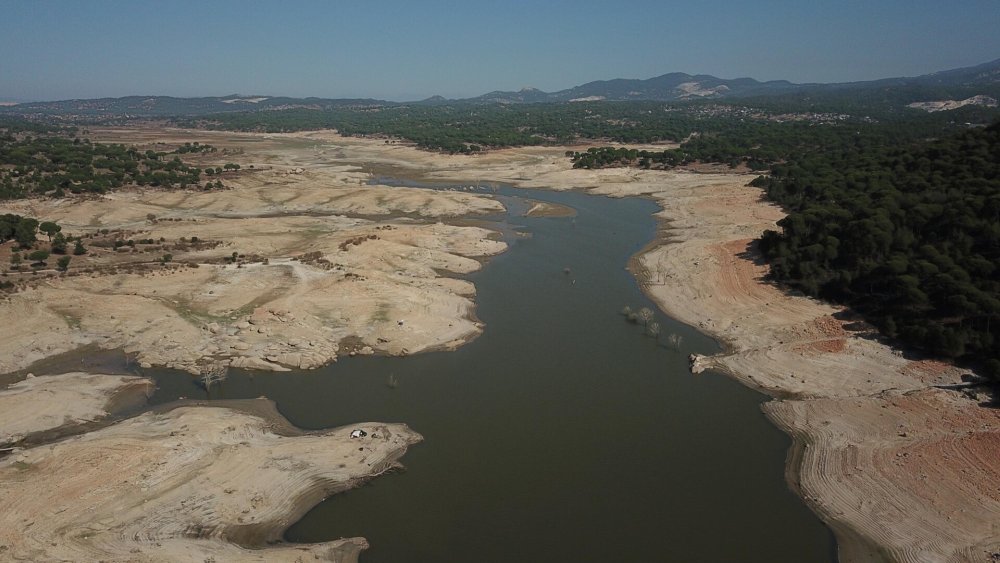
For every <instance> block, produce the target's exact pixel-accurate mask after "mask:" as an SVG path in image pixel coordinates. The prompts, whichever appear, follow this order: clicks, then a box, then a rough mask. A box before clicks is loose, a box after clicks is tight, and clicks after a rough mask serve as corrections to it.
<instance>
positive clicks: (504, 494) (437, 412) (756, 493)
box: [146, 179, 836, 563]
mask: <svg viewBox="0 0 1000 563" xmlns="http://www.w3.org/2000/svg"><path fill="white" fill-rule="evenodd" d="M380 183H387V182H386V181H385V179H380ZM397 184H400V185H417V184H416V183H413V182H402V181H400V182H397ZM425 187H435V186H425ZM436 187H441V186H436ZM497 193H498V197H500V198H501V199H502V201H504V203H505V204H506V205H507V206H508V208H509V213H508V215H507V216H505V217H500V218H497V219H498V220H499V221H501V222H502V224H501V227H502V229H501V230H503V231H504V232H505V233H506V234H505V239H506V240H507V242H508V244H510V248H509V249H508V251H507V252H506V253H504V254H502V255H499V256H497V257H494V258H491V259H490V260H489V261H488V262H487V264H486V265H485V267H484V268H483V269H482V270H481V271H479V272H476V273H475V274H473V275H470V276H467V278H468V279H470V280H472V281H473V282H474V283H475V285H476V289H477V296H476V303H477V307H476V315H477V317H478V318H479V319H480V320H481V321H483V322H484V323H485V332H484V333H483V334H482V335H481V336H480V337H479V338H477V339H475V340H473V341H472V342H470V343H468V344H466V345H465V346H462V347H461V348H459V349H458V350H456V351H452V352H432V353H426V354H420V355H415V356H410V357H405V358H391V357H363V358H362V357H355V358H350V357H346V358H343V359H341V360H339V361H338V362H336V363H334V364H332V365H330V366H327V367H325V368H322V369H319V370H313V371H297V372H296V371H293V372H288V373H277V374H273V373H259V372H245V371H241V370H231V372H230V375H229V379H228V380H226V381H225V382H224V383H223V384H222V385H221V386H218V387H213V388H212V390H211V394H210V398H212V399H241V398H254V397H259V396H266V397H268V398H270V399H272V400H274V401H275V402H276V403H277V405H278V408H279V409H280V411H281V412H282V414H284V415H285V416H286V417H287V418H288V419H289V420H290V421H291V422H292V423H293V424H296V425H297V426H300V427H303V428H309V429H317V428H327V427H335V426H343V425H359V424H357V423H361V422H363V421H384V422H404V423H406V424H408V425H409V426H410V427H412V428H413V429H414V430H416V431H417V432H420V433H421V434H422V435H423V436H424V442H423V443H421V444H419V445H417V446H414V447H413V448H411V449H410V451H409V452H408V453H407V454H406V456H404V457H403V459H402V461H403V463H404V464H405V465H406V470H405V471H402V472H398V473H393V474H389V475H385V476H382V477H379V478H377V479H375V480H373V481H371V482H370V483H369V484H367V485H365V486H363V487H361V488H358V489H355V490H352V491H349V492H346V493H343V494H339V495H335V496H333V497H331V498H330V499H327V500H326V501H324V502H323V503H321V504H319V505H318V506H316V507H315V508H314V509H313V510H312V511H310V512H309V513H308V514H307V515H306V516H305V517H304V518H303V519H302V520H300V521H299V522H297V523H296V524H294V525H293V526H292V527H291V528H290V529H289V530H288V532H287V534H286V540H288V541H293V542H314V541H322V540H329V539H335V538H339V537H345V536H364V537H366V538H368V540H369V542H370V543H371V548H370V549H369V550H367V551H366V552H364V553H363V554H362V556H361V560H362V562H364V563H375V562H389V563H394V562H442V561H456V562H459V561H469V562H472V561H483V562H485V561H489V562H493V561H496V562H501V561H503V562H507V561H512V562H513V561H517V562H522V561H539V562H542V561H574V562H607V561H628V562H645V561H678V562H691V561H706V562H708V561H746V562H761V563H763V562H768V563H771V562H786V561H787V562H804V561H819V562H823V561H831V562H832V561H835V559H836V547H835V544H834V539H833V536H832V534H831V533H830V531H829V530H828V529H827V528H826V527H825V526H824V525H823V524H822V522H821V521H820V520H819V519H818V518H817V517H816V516H815V515H814V514H813V513H812V512H811V511H810V510H809V509H808V508H807V507H806V506H805V505H804V504H803V503H802V502H801V501H800V500H799V499H798V498H797V497H796V496H795V495H794V494H793V493H792V492H791V491H790V490H789V489H788V486H787V484H786V483H785V480H784V471H785V468H784V465H785V456H786V452H787V450H788V447H789V445H790V440H789V439H788V438H787V437H786V436H785V435H784V434H782V433H781V432H780V431H779V430H777V429H776V428H774V427H773V426H771V425H770V423H768V421H767V420H766V419H765V417H764V416H763V414H762V413H761V412H760V408H759V406H760V403H761V402H762V401H764V400H766V397H764V396H763V395H760V394H759V393H757V392H755V391H752V390H750V389H747V388H744V387H742V386H741V385H739V384H738V383H736V382H735V381H732V380H730V379H728V378H726V377H725V376H723V375H721V374H715V373H710V372H709V373H705V374H702V375H699V376H694V375H691V374H690V373H689V371H688V367H687V357H688V355H689V354H691V353H700V354H711V353H713V352H715V351H717V350H718V345H717V344H716V343H715V342H714V341H712V340H711V339H710V338H708V337H706V336H704V335H702V334H700V333H698V332H696V331H695V330H693V329H691V328H690V327H687V326H685V325H681V324H679V323H677V322H675V321H673V320H672V319H670V318H668V317H666V316H664V315H663V314H662V313H659V312H657V319H656V320H657V322H659V323H660V325H661V326H662V332H661V336H660V339H659V342H657V341H655V340H654V339H652V338H649V337H647V336H645V335H644V334H643V329H642V327H641V326H638V325H634V324H629V323H626V322H625V321H624V318H623V316H622V315H621V309H622V307H623V306H625V305H629V306H631V307H632V308H633V309H638V308H640V307H650V308H652V309H654V310H656V308H655V306H654V305H653V304H652V303H651V302H650V301H649V300H648V299H646V298H645V296H644V295H643V293H642V291H641V289H640V288H639V286H638V284H637V283H636V281H635V279H634V278H633V277H632V275H631V274H630V273H629V272H627V271H626V270H625V266H626V264H627V262H628V260H629V257H630V256H632V255H633V254H635V253H636V252H638V251H639V250H640V249H641V248H642V247H643V246H644V245H646V244H647V243H648V242H649V241H650V240H652V239H653V238H654V236H655V235H656V222H655V220H654V218H653V217H652V213H654V212H655V211H656V210H657V207H656V205H655V204H654V203H653V202H651V201H648V200H644V199H640V198H628V199H612V198H606V197H600V196H592V195H587V194H583V193H577V192H549V191H543V190H527V189H515V188H511V187H509V186H499V187H498V188H497ZM524 198H530V199H532V200H538V201H547V202H552V203H556V204H560V205H564V206H568V207H572V208H573V209H575V210H576V216H575V217H559V218H555V217H550V218H544V217H537V218H532V217H521V216H519V214H520V211H522V210H523V209H524V208H525V207H526V206H527V204H525V203H524V201H523V200H524ZM522 235H526V236H522ZM567 268H568V272H569V273H568V274H567V273H566V269H567ZM671 333H673V334H677V335H679V336H681V338H682V343H681V345H680V346H679V348H677V349H675V348H671V347H669V346H667V345H665V340H666V339H665V336H666V335H669V334H671ZM146 373H147V374H150V375H153V376H154V377H156V379H157V382H158V385H159V389H158V390H157V393H156V395H155V396H154V397H153V402H154V403H164V402H169V401H173V400H175V399H177V398H178V397H181V396H185V397H190V398H201V397H205V396H206V393H205V391H204V390H202V389H201V388H200V387H198V386H196V385H195V383H194V380H193V379H192V378H191V376H189V375H187V374H184V373H177V372H172V371H169V370H146ZM390 376H392V377H393V378H394V379H395V380H396V381H398V385H397V386H396V387H395V388H391V387H390V386H388V385H387V384H386V382H387V380H388V378H389V377H390ZM359 426H363V425H359Z"/></svg>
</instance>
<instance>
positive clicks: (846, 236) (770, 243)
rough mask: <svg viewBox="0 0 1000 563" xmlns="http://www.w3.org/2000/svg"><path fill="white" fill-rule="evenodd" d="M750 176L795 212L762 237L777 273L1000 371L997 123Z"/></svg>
mask: <svg viewBox="0 0 1000 563" xmlns="http://www.w3.org/2000/svg"><path fill="white" fill-rule="evenodd" d="M754 183H755V185H759V186H762V187H764V188H765V189H766V190H767V194H768V196H769V197H770V198H771V199H772V200H774V201H777V202H779V203H781V204H782V205H783V206H784V207H785V208H786V209H787V211H788V212H789V215H788V216H787V217H786V218H785V219H783V220H781V221H780V222H779V225H780V226H781V228H782V231H781V232H780V233H779V232H774V231H768V232H766V233H765V234H764V237H763V239H762V240H761V249H762V251H763V252H764V253H765V255H766V256H767V257H768V259H769V260H770V262H771V264H772V270H771V271H772V275H773V276H774V277H775V278H776V279H777V280H779V281H781V282H783V283H785V284H788V285H791V286H794V287H798V288H801V289H802V290H803V291H805V292H806V293H808V294H810V295H817V296H821V297H823V298H826V299H830V300H833V301H836V302H839V303H843V304H846V305H848V306H850V307H852V308H854V309H855V310H857V311H859V312H861V313H862V314H864V315H865V316H866V317H867V318H868V319H869V320H871V321H873V322H874V323H875V324H876V325H877V326H878V327H879V328H880V329H881V330H882V331H883V332H884V333H885V334H887V335H889V336H891V337H897V338H899V339H900V340H902V341H903V342H905V343H907V344H910V345H912V346H914V347H917V348H920V349H924V350H928V351H930V352H933V353H935V354H940V355H944V356H947V357H951V358H955V359H959V360H965V361H970V362H972V363H974V364H978V365H980V366H982V367H983V368H984V371H985V372H986V373H987V374H989V375H991V376H992V377H994V378H1000V335H998V332H1000V122H996V123H994V124H993V125H991V126H989V127H986V128H977V129H972V130H969V131H966V132H963V133H960V134H956V135H953V136H950V137H948V138H944V139H941V140H937V141H933V142H924V143H920V144H915V145H911V146H908V147H903V148H900V147H896V148H893V147H892V146H890V145H880V146H852V145H843V146H839V147H835V148H834V147H831V149H830V150H828V151H824V152H814V153H806V154H802V155H799V157H797V158H796V159H795V160H794V161H793V162H789V163H786V164H777V165H774V166H773V167H772V170H771V175H770V176H769V177H761V178H759V179H758V180H756V181H755V182H754Z"/></svg>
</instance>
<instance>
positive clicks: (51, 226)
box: [38, 221, 62, 241]
mask: <svg viewBox="0 0 1000 563" xmlns="http://www.w3.org/2000/svg"><path fill="white" fill-rule="evenodd" d="M38 230H39V231H42V232H43V233H45V234H46V235H48V237H49V240H50V241H51V240H52V235H54V234H56V233H58V232H59V231H61V230H62V227H60V226H59V225H56V224H55V223H53V222H52V221H44V222H43V223H42V224H41V225H38Z"/></svg>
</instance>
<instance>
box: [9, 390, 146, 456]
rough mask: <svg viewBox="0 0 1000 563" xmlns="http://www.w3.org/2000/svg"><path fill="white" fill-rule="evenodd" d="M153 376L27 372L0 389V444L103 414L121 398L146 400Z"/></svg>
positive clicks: (131, 401)
mask: <svg viewBox="0 0 1000 563" xmlns="http://www.w3.org/2000/svg"><path fill="white" fill-rule="evenodd" d="M153 387H154V386H153V382H152V381H150V380H148V379H146V378H143V377H135V376H128V375H102V374H96V373H80V372H76V373H65V374H61V375H45V376H41V377H29V378H28V379H25V380H23V381H20V382H18V383H14V384H12V385H10V386H8V387H7V388H5V389H0V446H3V445H5V444H11V443H15V442H18V441H20V440H22V439H24V438H25V437H26V436H29V435H32V434H37V433H39V432H46V431H54V430H65V429H68V428H69V427H74V426H80V425H82V424H85V423H89V422H96V421H98V420H100V419H103V418H105V417H107V416H108V415H109V414H110V413H111V412H113V411H114V410H115V404H116V403H119V402H125V403H135V402H136V400H137V399H138V400H142V401H144V400H145V399H146V398H147V397H149V396H150V395H151V394H152V393H153Z"/></svg>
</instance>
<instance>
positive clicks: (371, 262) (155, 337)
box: [0, 131, 506, 373]
mask: <svg viewBox="0 0 1000 563" xmlns="http://www.w3.org/2000/svg"><path fill="white" fill-rule="evenodd" d="M132 133H133V135H139V134H140V133H145V132H142V131H140V132H132ZM107 135H108V136H109V138H112V139H114V140H124V141H139V140H145V139H133V138H131V137H129V136H128V135H126V134H124V133H122V134H120V135H119V136H114V135H111V134H110V133H108V134H107ZM164 137H165V138H167V139H168V140H169V139H170V138H171V137H170V135H169V134H162V133H161V137H158V138H164ZM179 138H181V139H188V138H190V137H187V136H186V134H182V135H181V136H180V137H179ZM210 140H211V141H213V142H215V143H220V144H221V143H225V142H226V141H225V139H221V140H216V139H210ZM258 140H259V139H258ZM251 148H252V149H253V150H256V151H260V152H250V151H244V152H241V153H239V154H238V155H235V156H234V155H227V156H225V157H220V158H224V159H225V160H229V159H236V158H237V157H239V158H243V159H246V161H251V162H252V161H254V160H259V161H267V162H268V164H266V165H264V164H261V166H262V167H264V166H266V167H267V169H257V170H256V171H254V172H247V173H246V174H242V175H239V176H236V177H230V178H227V179H226V184H227V185H228V186H231V187H232V189H229V190H226V191H211V192H201V191H163V190H156V189H148V190H134V191H126V192H119V193H114V194H110V195H107V196H105V197H101V198H97V199H90V200H86V201H78V200H75V201H71V200H63V201H58V200H26V201H20V202H11V203H6V204H4V205H3V206H2V207H3V209H4V210H10V211H13V212H16V213H22V214H28V215H32V216H36V217H44V218H45V219H47V220H55V221H58V222H59V224H60V225H62V226H63V230H64V232H68V233H70V234H81V233H88V232H91V233H92V232H96V231H97V230H99V229H119V230H121V231H122V232H123V233H127V238H131V239H140V240H141V239H154V240H161V239H162V240H164V241H165V242H164V243H163V246H164V249H163V251H162V252H158V253H155V254H154V255H150V256H133V255H130V254H128V253H125V254H122V253H111V254H109V255H107V256H105V255H101V256H97V257H90V258H89V265H90V266H105V267H117V269H118V273H116V274H113V275H108V273H107V272H104V273H100V274H92V275H89V276H87V277H71V278H53V279H49V280H46V281H45V282H43V283H35V284H33V285H32V288H31V289H28V290H27V291H22V292H19V293H16V294H14V295H13V296H12V297H11V298H10V299H9V300H7V301H5V302H2V303H0V315H2V316H3V317H4V318H19V319H30V321H29V322H25V323H23V324H21V325H20V326H19V327H18V329H17V330H13V327H11V329H10V330H7V331H5V333H4V338H3V339H0V373H2V372H9V371H13V370H17V369H21V368H24V367H27V366H28V365H30V364H31V363H33V362H35V361H38V360H40V359H42V358H45V357H47V356H50V355H53V354H57V353H61V352H66V351H68V350H72V349H75V348H77V347H79V346H82V345H88V344H97V345H99V346H101V347H104V348H119V347H120V348H124V349H125V350H127V351H129V352H130V353H133V354H135V356H136V357H137V359H138V361H139V362H141V363H142V365H144V366H153V365H159V366H167V367H173V368H178V369H184V370H187V371H191V372H193V373H197V372H198V371H199V370H200V369H201V366H203V365H205V364H206V363H209V362H211V361H213V360H219V359H221V360H222V361H224V362H227V363H229V364H230V365H232V366H234V367H247V368H254V369H269V370H284V369H289V368H314V367H318V366H321V365H324V364H326V363H329V362H330V361H333V360H335V359H336V358H337V356H338V354H340V353H345V352H346V353H352V352H354V353H385V354H393V355H402V354H410V353H416V352H420V351H424V350H429V349H448V348H453V347H455V346H457V345H459V344H461V343H462V342H464V341H466V340H468V339H470V338H473V337H475V336H476V335H477V334H479V333H480V332H481V330H482V327H481V325H480V324H479V323H478V322H477V321H476V320H475V315H474V303H473V297H474V294H475V288H474V287H473V285H472V284H471V283H469V282H466V281H463V280H460V279H455V278H453V277H448V276H446V275H443V274H446V273H447V274H467V273H469V272H472V271H475V270H477V269H478V268H479V267H480V266H481V263H480V259H482V258H485V257H488V256H491V255H494V254H498V253H500V252H502V251H503V250H505V249H506V245H505V244H504V243H503V242H501V241H499V240H496V237H495V236H494V233H493V232H492V231H489V230H487V229H484V228H481V227H474V226H456V225H448V224H445V223H442V222H440V220H441V219H442V218H448V217H454V216H458V215H462V216H466V215H482V214H490V213H497V212H499V211H502V210H503V207H502V205H501V204H500V203H499V202H497V201H496V200H494V199H492V198H490V197H487V196H484V195H474V194H469V193H462V192H445V191H429V190H420V189H413V188H390V187H387V186H371V185H367V184H366V182H367V181H368V179H369V177H370V176H369V175H368V174H367V173H366V172H362V171H360V170H359V168H358V167H357V166H354V165H350V164H330V163H327V162H326V161H323V160H320V161H316V160H310V158H314V157H315V153H314V151H311V150H309V149H308V148H306V147H305V146H304V145H302V144H301V143H299V144H297V145H291V146H288V143H287V142H285V143H276V144H258V145H252V146H251ZM240 150H243V149H240ZM310 162H311V164H310ZM303 164H305V165H307V166H311V167H310V168H309V169H308V170H306V169H303V168H302V166H301V165H303ZM151 218H152V219H151ZM122 236H123V238H125V237H126V235H125V234H123V235H122ZM192 237H197V238H198V239H199V240H201V241H212V242H213V243H215V244H214V246H213V245H208V246H199V245H194V244H189V243H188V242H186V241H190V239H191V238H192ZM126 250H127V249H126ZM233 253H237V254H238V255H242V256H251V257H252V258H251V259H247V260H246V262H247V263H245V264H239V265H237V264H230V265H227V264H225V263H220V262H224V259H226V258H227V257H230V256H231V255H232V254H233ZM163 254H171V257H172V262H173V264H178V263H182V264H191V265H198V266H199V267H198V268H191V267H172V268H171V267H159V266H158V265H156V264H155V262H156V259H157V258H159V257H160V256H162V255H163ZM78 261H79V260H78ZM130 261H132V262H130ZM135 261H138V262H145V264H143V265H142V267H141V268H140V267H137V268H136V270H135V271H136V272H137V273H133V274H127V273H123V272H127V271H128V269H131V268H132V265H133V264H134V262H135ZM240 261H241V262H243V261H244V260H242V259H241V260H240ZM265 261H266V263H265ZM151 262H152V263H153V264H152V266H151V265H150V263H151ZM70 273H81V270H79V269H76V268H73V267H71V270H70ZM83 273H85V272H83ZM345 342H350V343H351V344H350V346H349V347H348V348H347V349H344V350H342V349H341V348H342V346H343V345H344V343H345Z"/></svg>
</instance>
